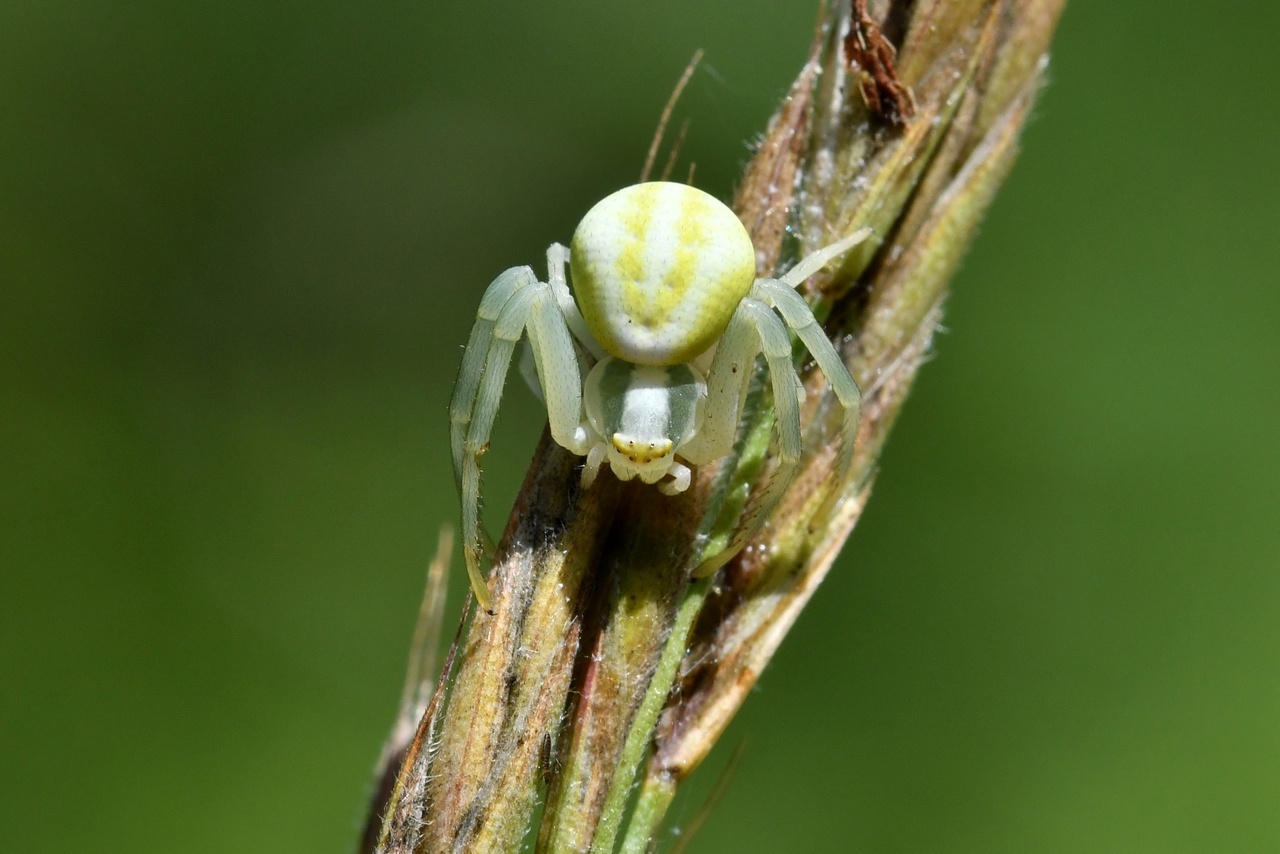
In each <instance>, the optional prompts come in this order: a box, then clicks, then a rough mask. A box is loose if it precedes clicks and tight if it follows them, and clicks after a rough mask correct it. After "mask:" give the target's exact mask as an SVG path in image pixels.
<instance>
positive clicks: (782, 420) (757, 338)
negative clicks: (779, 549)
mask: <svg viewBox="0 0 1280 854" xmlns="http://www.w3.org/2000/svg"><path fill="white" fill-rule="evenodd" d="M761 352H763V353H764V357H765V361H766V362H767V364H768V367H769V376H770V379H771V381H772V385H773V401H774V403H773V405H774V411H775V413H776V422H775V425H776V426H775V429H776V431H777V436H778V464H777V467H776V468H775V469H774V472H773V474H772V476H771V477H770V478H769V482H768V483H767V484H766V485H765V487H764V489H763V491H762V492H759V493H757V494H755V495H753V496H752V497H751V501H750V503H749V504H748V506H747V509H746V511H745V513H744V514H743V518H742V521H741V522H739V524H738V527H737V530H736V531H735V532H734V535H733V538H732V539H731V540H730V542H729V545H728V546H727V547H726V548H725V549H724V551H722V552H720V553H719V554H716V555H714V556H713V557H711V558H708V559H707V560H706V561H703V563H702V565H701V566H699V567H698V568H697V569H696V570H695V571H694V575H695V576H698V577H701V576H705V575H710V574H711V573H713V572H715V571H716V570H717V569H719V568H720V567H722V566H724V565H725V564H726V563H728V562H729V560H730V559H732V558H733V556H734V555H736V554H737V553H738V552H739V551H741V550H742V547H743V546H745V545H746V544H747V541H748V540H750V539H751V537H752V536H754V535H755V533H756V532H757V531H758V530H760V526H761V525H762V524H764V520H765V519H766V518H768V516H769V514H770V513H771V512H773V508H774V507H775V506H777V504H778V501H779V500H780V499H781V498H782V494H783V493H784V492H785V491H786V489H787V487H788V486H789V485H790V484H791V479H792V478H793V477H794V476H795V470H796V464H797V463H798V462H799V461H800V451H801V440H800V401H801V399H802V398H803V397H804V387H803V386H802V385H801V384H800V376H799V374H797V373H796V369H795V366H794V365H793V364H792V363H791V337H790V336H789V335H788V334H787V329H786V327H785V326H783V324H782V321H781V320H779V319H778V316H777V315H776V314H774V313H773V310H772V309H770V308H769V306H768V305H766V304H765V303H763V302H761V301H759V300H756V299H752V298H750V297H748V298H747V299H744V300H743V301H742V303H741V304H740V305H739V306H738V310H737V312H736V313H735V314H734V316H733V320H731V321H730V322H729V326H728V328H727V329H726V330H725V333H724V335H723V336H722V337H721V339H720V344H719V347H718V349H717V350H716V355H715V358H714V360H713V361H712V363H711V370H710V371H709V372H708V377H707V404H706V416H705V417H704V419H703V426H702V432H701V433H699V435H698V437H696V438H695V439H694V441H693V442H691V443H690V445H689V446H688V448H687V449H685V450H682V451H681V454H682V455H683V456H684V457H685V459H687V460H689V461H690V462H692V463H701V462H710V461H711V460H714V459H718V458H719V457H723V456H725V455H727V454H728V453H729V452H730V451H732V450H733V442H734V435H735V433H736V429H737V425H738V420H739V418H740V417H741V415H742V406H743V402H744V398H745V396H746V387H747V383H748V382H749V380H750V374H751V372H752V368H753V367H754V365H755V358H756V355H757V354H759V353H761ZM699 440H701V442H699Z"/></svg>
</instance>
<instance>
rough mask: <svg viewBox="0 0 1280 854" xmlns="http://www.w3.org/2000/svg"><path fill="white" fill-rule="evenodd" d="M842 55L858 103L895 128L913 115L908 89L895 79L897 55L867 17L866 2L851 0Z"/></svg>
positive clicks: (876, 25) (912, 105) (911, 100)
mask: <svg viewBox="0 0 1280 854" xmlns="http://www.w3.org/2000/svg"><path fill="white" fill-rule="evenodd" d="M844 56H845V60H846V61H847V62H848V63H849V68H850V70H851V71H853V72H854V73H855V74H856V75H857V76H858V86H859V87H860V88H861V89H862V100H864V101H865V102H866V104H867V107H868V108H869V109H870V110H871V111H872V112H873V113H875V114H877V115H879V116H880V117H881V118H883V119H884V120H885V121H887V122H889V123H890V124H892V125H895V126H897V127H902V126H903V125H905V124H906V123H907V121H908V120H910V119H911V117H912V116H914V115H915V112H916V104H915V99H914V98H912V96H911V89H910V88H909V87H908V86H907V85H906V84H904V83H903V82H902V81H901V80H899V79H898V70H897V67H896V60H897V56H898V52H897V51H896V50H894V48H893V45H892V44H890V43H889V40H888V39H887V38H885V37H884V33H882V32H881V30H880V27H879V25H878V24H876V21H875V19H874V18H872V17H871V15H870V14H868V12H867V0H854V4H853V15H852V20H851V21H850V23H849V32H848V34H846V35H845V37H844Z"/></svg>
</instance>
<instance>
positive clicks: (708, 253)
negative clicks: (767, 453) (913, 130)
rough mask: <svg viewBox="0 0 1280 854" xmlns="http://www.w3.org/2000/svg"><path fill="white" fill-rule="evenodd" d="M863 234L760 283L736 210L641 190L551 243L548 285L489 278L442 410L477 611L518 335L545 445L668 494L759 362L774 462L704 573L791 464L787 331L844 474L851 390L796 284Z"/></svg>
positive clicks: (588, 469)
mask: <svg viewBox="0 0 1280 854" xmlns="http://www.w3.org/2000/svg"><path fill="white" fill-rule="evenodd" d="M866 236H867V232H866V231H865V230H864V231H860V232H858V233H856V234H853V235H850V236H849V237H846V238H845V239H843V240H840V241H838V242H836V243H834V244H832V245H830V246H828V247H826V248H825V249H821V250H819V251H817V252H815V253H813V254H812V255H810V256H809V257H807V258H805V259H804V260H802V261H801V262H800V263H799V264H797V265H796V266H795V267H794V268H792V270H791V271H790V272H788V273H787V274H786V275H784V276H782V277H781V278H778V279H757V278H755V269H756V259H755V249H754V248H753V247H752V244H751V238H750V237H749V236H748V235H747V231H746V229H745V228H743V226H742V223H741V222H739V220H738V218H737V216H736V215H734V213H733V211H731V210H730V209H729V208H727V207H726V206H725V205H723V204H722V203H720V202H719V201H717V200H716V199H715V198H714V197H712V196H710V195H708V194H706V193H704V192H702V191H701V190H697V189H694V188H693V187H689V186H686V185H684V184H672V183H665V182H653V183H647V184H636V185H634V186H631V187H626V188H624V189H621V190H619V191H618V192H616V193H613V194H612V195H610V196H608V197H606V198H605V199H603V200H602V201H601V202H599V203H598V204H597V205H596V206H595V207H593V208H592V209H591V210H590V211H589V212H588V213H587V215H586V216H585V217H583V219H582V222H581V223H580V224H579V225H578V229H577V231H576V232H575V233H574V236H573V242H572V245H571V250H569V251H566V250H565V248H564V247H563V246H561V245H560V244H558V243H557V244H552V245H551V248H550V249H548V250H547V267H548V270H547V273H548V275H547V278H548V281H546V282H540V281H538V278H537V276H535V275H534V273H533V270H532V269H530V268H529V267H514V268H512V269H510V270H507V271H506V272H504V273H503V274H502V275H500V276H498V278H497V279H495V280H494V282H493V284H491V285H490V286H489V289H488V290H487V291H485V294H484V297H483V298H482V299H481V301H480V309H479V311H478V312H477V316H476V323H475V326H474V327H473V328H472V330H471V338H470V340H469V341H468V342H467V349H466V353H465V354H464V355H463V358H462V368H461V370H460V372H459V375H458V383H457V386H456V388H455V390H454V395H453V402H452V404H451V407H450V422H451V435H450V438H451V446H452V451H453V466H454V474H455V476H456V477H457V480H458V487H459V490H460V492H461V494H462V530H463V550H464V553H465V556H466V561H467V571H468V573H469V574H470V576H471V585H472V588H473V589H474V590H475V594H476V598H478V599H479V600H480V602H481V604H482V605H483V606H485V607H488V601H489V600H488V588H487V585H486V584H485V581H484V576H483V575H482V574H481V571H480V564H481V560H482V558H483V554H484V548H485V542H486V540H487V537H486V535H485V533H484V531H483V527H482V526H481V524H480V518H479V502H480V455H481V454H483V453H484V449H485V448H486V446H487V445H488V442H489V434H490V431H491V429H492V427H493V420H494V417H495V416H496V415H497V412H498V403H499V402H500V400H501V398H502V388H503V385H504V384H505V382H506V375H507V369H508V367H509V366H510V364H511V357H512V354H513V352H514V350H515V345H516V344H517V343H518V342H519V341H520V339H521V338H522V337H523V336H525V335H526V334H527V335H528V340H529V344H530V347H531V349H532V351H533V357H534V366H535V370H536V371H537V377H536V379H537V385H538V387H539V388H538V389H536V390H538V391H540V393H541V396H542V398H543V400H544V402H545V403H546V407H547V417H548V420H549V422H550V426H551V436H552V438H553V439H554V440H555V441H556V442H557V443H558V444H560V445H562V446H563V447H565V448H567V449H568V450H569V451H571V452H573V453H575V454H578V455H579V456H585V457H586V458H587V459H586V465H585V466H584V467H583V471H582V482H583V485H584V486H590V485H591V483H592V482H593V481H594V480H595V479H596V476H597V475H598V473H599V471H600V468H601V466H603V465H604V463H605V462H606V461H607V462H608V463H609V467H610V468H611V469H612V470H613V473H614V474H615V475H616V476H617V477H619V478H620V479H622V480H631V479H632V478H636V477H638V478H640V479H641V480H642V481H644V482H645V483H656V484H657V485H658V489H660V490H661V491H662V492H664V493H666V494H668V495H673V494H675V493H678V492H682V491H684V490H685V489H687V488H688V486H689V483H690V478H691V476H692V473H691V471H690V469H689V466H690V465H699V464H702V463H709V462H711V461H713V460H717V459H719V458H721V457H723V456H726V455H728V454H729V453H730V452H731V451H732V450H733V444H734V439H735V433H736V431H737V427H738V421H739V418H740V416H741V413H742V406H743V402H744V398H745V396H746V390H747V385H748V383H749V381H750V379H751V375H752V367H753V365H754V364H755V359H756V357H757V356H758V355H760V354H762V353H763V354H764V357H765V361H766V363H767V364H768V368H769V373H770V377H771V380H772V387H773V400H774V408H775V409H776V411H777V434H778V460H779V463H778V467H777V469H776V470H775V472H774V474H773V477H772V479H771V480H770V481H769V483H768V485H767V486H766V487H765V489H764V490H763V492H762V493H761V494H760V495H759V496H757V497H756V498H755V499H753V505H754V512H752V513H751V514H750V516H749V521H747V522H745V523H744V524H742V525H741V526H740V527H739V530H738V531H737V532H736V533H735V535H734V537H733V540H732V542H731V543H730V545H729V548H727V549H726V550H725V551H724V552H722V553H721V554H720V555H719V556H718V557H717V558H716V559H715V561H714V563H713V564H710V565H708V566H704V567H702V568H701V569H703V570H709V569H714V568H715V567H716V566H719V565H721V564H723V563H724V562H725V561H726V560H728V559H729V558H730V557H732V555H733V554H734V553H736V552H737V551H738V550H740V549H741V548H742V546H743V545H744V544H745V543H746V541H747V539H748V538H749V537H750V536H751V535H752V534H753V533H754V526H756V525H758V523H759V520H761V519H763V518H764V517H765V516H767V515H768V512H769V510H770V509H771V508H772V506H773V504H774V503H775V502H776V501H777V500H778V498H779V497H780V496H781V494H782V491H783V490H784V489H785V488H786V486H787V484H788V483H790V481H791V477H792V475H793V474H794V471H795V466H796V463H797V462H798V461H799V459H800V402H801V401H802V400H803V399H804V387H803V386H802V385H801V383H800V377H799V375H798V373H797V372H796V368H795V366H794V364H793V362H792V356H791V337H790V334H789V333H788V329H789V330H790V331H791V332H794V333H795V335H796V337H798V338H799V339H800V341H801V343H803V344H804V346H805V347H806V348H807V349H808V350H809V352H810V353H811V354H812V355H813V358H814V361H816V362H817V364H818V367H819V368H821V370H822V372H823V373H824V374H826V376H827V381H828V382H829V383H830V385H831V388H832V390H833V391H834V392H835V394H836V397H837V398H838V399H839V401H840V403H841V405H842V406H843V407H844V411H845V419H844V434H843V442H842V445H841V452H840V460H839V461H838V463H837V471H840V472H843V471H844V470H845V469H846V468H847V466H848V463H849V460H850V458H851V456H852V453H853V444H854V440H855V438H856V436H857V428H858V414H859V403H860V396H859V393H858V387H857V385H856V384H855V383H854V381H853V378H852V377H851V376H850V375H849V370H848V368H846V367H845V364H844V362H843V361H842V360H841V358H840V356H839V355H838V354H837V353H836V350H835V347H834V346H832V344H831V341H830V340H829V339H828V338H827V336H826V333H825V332H823V331H822V327H821V326H819V325H818V323H817V321H815V320H814V317H813V312H812V311H811V310H810V309H809V305H808V303H806V302H805V301H804V298H803V297H801V296H800V295H799V294H798V293H797V292H796V290H795V288H796V286H797V285H798V284H800V283H801V282H803V281H804V280H805V279H806V278H808V277H809V276H810V275H812V274H813V273H815V272H817V271H818V270H819V269H821V268H822V267H823V266H824V265H825V264H826V263H827V262H828V261H830V260H832V259H833V258H835V257H836V256H837V255H839V254H841V253H843V252H845V251H847V250H848V249H849V248H850V247H852V246H853V245H854V244H856V243H858V242H859V241H860V240H862V239H863V238H865V237H866ZM566 256H568V257H567V258H566ZM566 260H568V262H569V266H570V269H571V271H572V275H573V290H572V292H571V291H570V289H569V285H568V283H567V282H566V281H565V273H564V266H565V261H566ZM575 342H576V343H575ZM584 373H585V374H586V376H585V379H584V377H583V374H584Z"/></svg>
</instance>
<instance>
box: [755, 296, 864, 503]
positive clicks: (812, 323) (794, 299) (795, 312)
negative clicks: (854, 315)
mask: <svg viewBox="0 0 1280 854" xmlns="http://www.w3.org/2000/svg"><path fill="white" fill-rule="evenodd" d="M751 296H752V297H753V298H755V299H758V300H760V301H761V302H766V303H768V304H769V305H771V306H773V307H774V308H776V309H777V310H778V312H779V313H780V314H781V315H782V319H783V320H784V321H786V324H787V326H789V327H791V329H792V330H793V331H794V332H795V333H796V337H798V338H799V339H800V342H801V343H802V344H804V346H805V348H806V349H807V350H808V351H809V352H810V353H811V354H813V360H814V361H815V362H817V363H818V368H819V369H820V370H821V371H822V373H823V375H825V376H826V378H827V382H828V384H830V386H831V390H832V391H833V392H835V395H836V399H837V400H839V401H840V405H841V406H842V407H843V408H844V424H843V429H842V433H841V441H840V455H839V457H838V458H837V459H836V472H837V473H838V474H839V478H840V480H841V481H843V479H844V476H845V474H846V473H847V472H848V471H849V464H850V463H851V462H852V460H853V449H854V445H855V444H856V443H857V440H858V422H859V420H860V419H861V417H862V392H860V391H859V390H858V384H857V383H856V382H854V380H853V377H852V375H850V373H849V368H848V367H846V366H845V363H844V360H843V359H841V358H840V354H839V353H837V352H836V348H835V346H834V345H832V343H831V340H830V339H829V338H827V333H826V332H824V331H823V329H822V327H821V326H819V325H818V321H817V320H815V319H814V317H813V311H811V310H810V308H809V304H808V303H807V302H805V301H804V297H802V296H800V294H798V293H796V292H795V291H794V290H792V289H791V288H790V287H788V286H787V285H786V284H785V283H784V282H782V281H780V280H778V279H757V280H756V283H755V285H753V286H752V288H751Z"/></svg>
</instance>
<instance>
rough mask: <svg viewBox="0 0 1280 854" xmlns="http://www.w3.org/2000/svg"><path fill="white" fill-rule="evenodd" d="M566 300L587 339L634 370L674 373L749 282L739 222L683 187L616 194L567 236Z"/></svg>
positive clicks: (749, 256)
mask: <svg viewBox="0 0 1280 854" xmlns="http://www.w3.org/2000/svg"><path fill="white" fill-rule="evenodd" d="M569 263H570V269H571V271H572V274H573V293H574V297H575V299H576V301H577V304H578V308H579V309H580V310H581V312H582V316H583V318H584V319H585V320H586V323H587V326H588V328H589V329H590V330H591V334H592V336H594V338H595V339H596V341H597V342H598V343H599V344H600V346H601V347H602V348H603V349H604V350H605V351H606V352H608V353H609V354H611V355H613V356H615V357H617V358H619V359H624V360H626V361H627V362H631V363H633V364H637V365H677V364H680V363H682V362H690V361H692V360H693V359H695V358H696V357H697V356H699V355H701V354H702V353H703V352H705V351H706V350H707V349H708V348H710V347H711V345H712V344H714V343H715V341H716V340H717V339H718V338H719V337H720V335H721V334H723V332H724V329H725V327H726V326H727V325H728V323H729V320H730V318H731V317H732V316H733V312H734V310H735V309H736V308H737V307H738V303H739V302H741V301H742V298H743V297H745V296H746V294H747V291H749V290H750V289H751V284H752V281H753V280H754V278H755V250H754V248H753V247H752V245H751V238H750V237H749V236H748V234H747V230H746V229H745V228H744V227H743V225H742V223H741V222H740V221H739V220H738V217H737V216H736V215H735V214H734V213H733V211H731V210H730V209H729V208H728V207H726V206H725V205H724V204H722V203H721V202H720V201H719V200H717V199H716V198H715V197H714V196H711V195H708V194H707V193H704V192H702V191H701V190H698V189H695V188H694V187H690V186H687V185H685V184H674V183H667V182H652V183H648V184H636V185H634V186H630V187H625V188H623V189H621V190H619V191H617V192H616V193H613V194H612V195H610V196H607V197H605V198H604V199H603V200H601V201H600V202H599V203H598V204H596V206H595V207H593V208H592V209H591V210H590V211H588V213H587V215H586V216H585V217H583V219H582V222H581V223H580V224H579V225H578V229H577V231H576V232H574V235H573V244H572V247H571V252H570V261H569Z"/></svg>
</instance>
